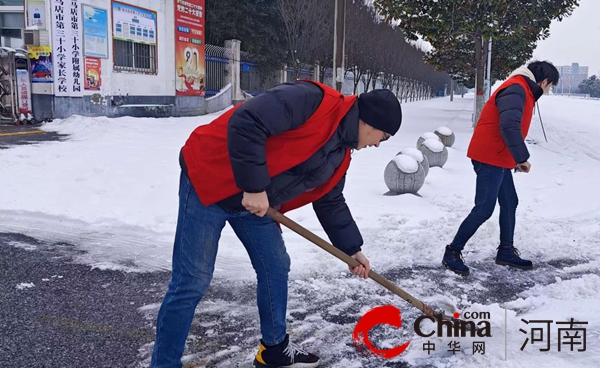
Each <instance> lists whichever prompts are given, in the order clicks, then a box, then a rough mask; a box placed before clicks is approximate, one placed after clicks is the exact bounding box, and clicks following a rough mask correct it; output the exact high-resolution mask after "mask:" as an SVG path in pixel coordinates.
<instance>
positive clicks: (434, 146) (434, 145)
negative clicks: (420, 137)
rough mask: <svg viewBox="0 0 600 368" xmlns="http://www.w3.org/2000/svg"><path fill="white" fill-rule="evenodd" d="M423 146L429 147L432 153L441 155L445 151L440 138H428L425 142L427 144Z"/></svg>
mask: <svg viewBox="0 0 600 368" xmlns="http://www.w3.org/2000/svg"><path fill="white" fill-rule="evenodd" d="M436 137H437V136H436ZM423 144H424V145H425V146H427V148H429V149H430V150H431V152H435V153H439V152H442V151H443V150H444V144H443V143H442V142H440V140H439V138H437V139H433V138H428V139H426V140H425V142H423Z"/></svg>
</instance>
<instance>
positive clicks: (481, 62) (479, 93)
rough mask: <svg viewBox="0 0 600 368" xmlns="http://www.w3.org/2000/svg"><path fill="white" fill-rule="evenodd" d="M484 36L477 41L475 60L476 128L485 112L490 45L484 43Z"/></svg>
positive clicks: (474, 120) (474, 119)
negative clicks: (485, 86) (486, 76)
mask: <svg viewBox="0 0 600 368" xmlns="http://www.w3.org/2000/svg"><path fill="white" fill-rule="evenodd" d="M483 41H484V40H483V36H482V35H478V36H477V40H476V41H475V59H476V66H477V69H476V71H475V73H476V75H477V78H476V89H475V90H476V94H475V111H474V116H473V127H475V125H477V122H478V121H479V116H481V110H483V103H484V98H483V97H484V96H483V95H484V90H483V86H484V79H485V75H484V73H485V63H486V60H487V50H488V43H487V42H483Z"/></svg>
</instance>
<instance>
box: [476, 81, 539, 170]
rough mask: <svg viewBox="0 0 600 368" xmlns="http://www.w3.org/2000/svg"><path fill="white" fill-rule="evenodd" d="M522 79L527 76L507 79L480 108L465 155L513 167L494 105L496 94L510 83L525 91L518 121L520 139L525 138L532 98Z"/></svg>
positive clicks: (530, 114)
mask: <svg viewBox="0 0 600 368" xmlns="http://www.w3.org/2000/svg"><path fill="white" fill-rule="evenodd" d="M524 78H527V77H523V76H520V75H518V76H514V77H512V78H510V79H508V80H507V81H506V82H504V83H503V84H502V85H501V86H500V87H499V88H498V89H497V90H496V92H494V94H493V95H492V96H491V97H490V99H489V100H488V102H487V103H486V104H485V106H484V107H483V110H482V111H481V116H480V118H479V121H478V122H477V126H476V127H475V131H474V132H473V137H472V138H471V143H470V144H469V150H468V151H467V157H469V158H471V159H473V160H476V161H479V162H483V163H484V164H488V165H493V166H498V167H503V168H505V169H512V168H514V167H515V166H516V165H517V163H516V162H515V160H514V159H513V157H512V155H511V154H510V151H509V150H508V147H507V146H506V144H505V143H504V139H503V138H502V134H501V133H500V115H499V114H498V107H497V106H496V94H497V93H498V92H500V91H502V90H503V89H505V88H507V87H509V86H511V85H513V84H518V85H520V86H521V87H523V89H524V90H525V107H524V108H523V119H522V120H521V132H522V134H523V139H525V137H527V133H528V132H529V126H530V125H531V118H532V116H533V108H534V106H535V98H534V96H533V93H532V92H531V89H530V88H529V85H528V84H527V81H526V80H525V79H524Z"/></svg>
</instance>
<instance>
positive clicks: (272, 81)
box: [240, 51, 281, 96]
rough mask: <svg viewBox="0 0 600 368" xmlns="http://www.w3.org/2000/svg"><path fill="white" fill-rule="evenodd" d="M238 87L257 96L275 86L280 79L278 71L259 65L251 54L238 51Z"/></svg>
mask: <svg viewBox="0 0 600 368" xmlns="http://www.w3.org/2000/svg"><path fill="white" fill-rule="evenodd" d="M240 58H241V59H242V60H241V61H240V87H241V89H242V90H243V91H244V92H246V93H248V94H250V95H252V96H257V95H259V94H261V93H262V92H264V91H266V90H268V89H271V88H273V87H275V86H276V85H277V84H279V82H280V80H281V76H280V73H281V72H280V71H273V70H271V71H269V70H264V69H262V70H261V68H260V67H259V65H258V64H257V63H255V62H254V61H253V60H254V58H253V56H252V54H250V53H248V52H244V51H242V52H241V53H240Z"/></svg>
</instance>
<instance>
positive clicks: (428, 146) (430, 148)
mask: <svg viewBox="0 0 600 368" xmlns="http://www.w3.org/2000/svg"><path fill="white" fill-rule="evenodd" d="M419 151H421V152H423V155H424V156H427V160H429V167H443V166H444V165H445V164H446V161H448V149H446V146H444V144H443V143H442V142H440V141H439V139H427V140H426V141H425V142H423V144H421V145H420V146H419Z"/></svg>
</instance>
